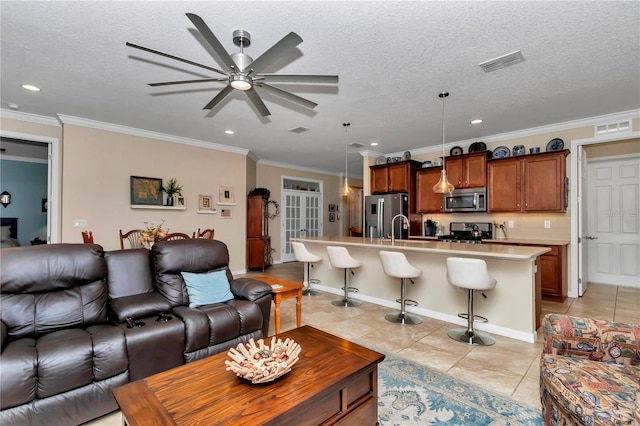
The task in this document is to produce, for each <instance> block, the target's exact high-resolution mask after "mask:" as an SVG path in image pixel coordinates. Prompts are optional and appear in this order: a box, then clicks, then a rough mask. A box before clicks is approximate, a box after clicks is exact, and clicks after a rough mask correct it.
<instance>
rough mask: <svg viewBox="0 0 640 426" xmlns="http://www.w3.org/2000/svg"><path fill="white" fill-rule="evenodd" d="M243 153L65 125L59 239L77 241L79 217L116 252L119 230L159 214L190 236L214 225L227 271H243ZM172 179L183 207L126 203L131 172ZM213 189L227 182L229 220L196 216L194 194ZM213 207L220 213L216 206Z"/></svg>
mask: <svg viewBox="0 0 640 426" xmlns="http://www.w3.org/2000/svg"><path fill="white" fill-rule="evenodd" d="M245 169H246V162H245V156H244V155H240V154H234V153H229V152H221V151H216V150H212V149H206V148H200V147H195V146H188V145H182V144H176V143H171V142H165V141H160V140H155V139H149V138H144V137H138V136H132V135H127V134H122V133H115V132H110V131H105V130H97V129H92V128H88V127H81V126H74V125H68V124H67V125H65V126H64V153H63V169H62V229H61V237H62V238H61V241H63V242H82V239H81V235H80V231H82V229H79V228H74V227H73V222H74V220H75V219H86V220H87V229H90V230H91V231H92V232H93V235H94V239H95V241H96V243H98V244H100V245H102V246H103V247H104V248H105V249H106V250H113V249H119V248H120V247H119V245H120V242H119V238H118V230H119V229H122V230H123V231H126V230H129V229H134V228H144V226H145V224H144V222H150V223H154V224H158V223H160V222H161V221H162V220H163V219H164V221H165V226H166V227H168V228H169V229H170V230H171V231H172V232H184V233H187V234H189V235H190V234H191V233H193V231H195V230H196V229H197V228H198V227H200V228H215V232H216V234H215V236H216V239H219V240H221V241H224V242H225V243H226V244H227V245H228V247H229V253H230V257H231V264H230V267H231V269H232V270H242V269H244V268H245V235H246V226H245V223H246V198H245V196H244V195H245V187H246V183H245V179H246V175H245ZM132 175H133V176H145V177H155V178H162V179H163V181H166V180H168V179H170V178H172V177H175V178H177V180H178V182H179V183H180V184H181V185H183V187H184V189H183V193H182V194H183V196H184V197H185V200H186V206H187V209H186V210H147V209H131V208H130V176H132ZM219 186H232V187H234V190H235V191H236V197H235V199H236V202H237V206H231V207H228V206H225V208H230V209H231V211H232V216H231V218H229V219H224V218H221V217H220V214H219V213H218V214H215V215H214V214H198V213H196V211H197V207H198V195H199V194H206V195H213V197H214V200H215V201H218V200H219V197H218V189H219ZM216 207H217V208H218V212H219V211H220V207H219V206H216Z"/></svg>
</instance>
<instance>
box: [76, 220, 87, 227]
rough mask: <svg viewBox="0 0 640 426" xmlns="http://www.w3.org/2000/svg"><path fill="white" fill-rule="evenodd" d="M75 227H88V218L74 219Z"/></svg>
mask: <svg viewBox="0 0 640 426" xmlns="http://www.w3.org/2000/svg"><path fill="white" fill-rule="evenodd" d="M73 227H74V228H86V227H87V219H73Z"/></svg>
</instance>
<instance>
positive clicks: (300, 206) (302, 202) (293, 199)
mask: <svg viewBox="0 0 640 426" xmlns="http://www.w3.org/2000/svg"><path fill="white" fill-rule="evenodd" d="M321 205H322V197H321V195H320V194H318V193H305V192H300V191H288V190H283V191H282V206H283V208H282V211H284V213H283V217H282V238H281V241H282V254H281V259H282V261H283V262H292V261H294V260H296V259H295V256H294V255H293V250H292V249H291V238H296V237H317V236H319V235H322V220H321V216H320V214H321V210H322V209H321V208H320V206H321Z"/></svg>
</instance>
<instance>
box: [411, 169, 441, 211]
mask: <svg viewBox="0 0 640 426" xmlns="http://www.w3.org/2000/svg"><path fill="white" fill-rule="evenodd" d="M441 170H442V167H429V168H426V169H420V170H418V172H417V173H416V210H417V211H418V213H442V194H438V193H435V192H433V186H434V185H435V184H436V183H438V181H439V180H440V171H441Z"/></svg>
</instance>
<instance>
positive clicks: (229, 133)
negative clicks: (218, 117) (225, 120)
mask: <svg viewBox="0 0 640 426" xmlns="http://www.w3.org/2000/svg"><path fill="white" fill-rule="evenodd" d="M224 132H225V133H226V134H228V135H233V134H234V133H235V132H234V131H233V130H225V131H224Z"/></svg>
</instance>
